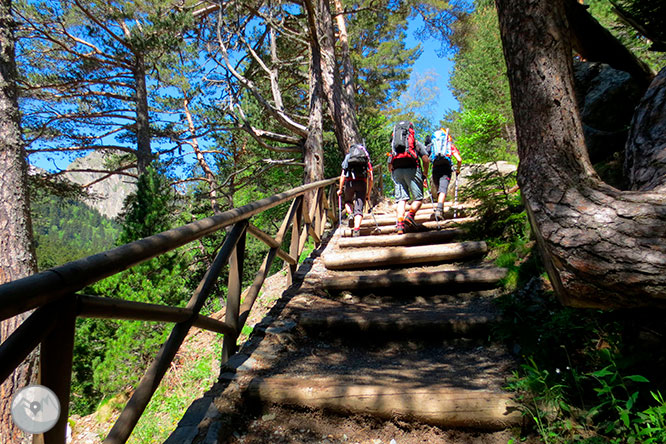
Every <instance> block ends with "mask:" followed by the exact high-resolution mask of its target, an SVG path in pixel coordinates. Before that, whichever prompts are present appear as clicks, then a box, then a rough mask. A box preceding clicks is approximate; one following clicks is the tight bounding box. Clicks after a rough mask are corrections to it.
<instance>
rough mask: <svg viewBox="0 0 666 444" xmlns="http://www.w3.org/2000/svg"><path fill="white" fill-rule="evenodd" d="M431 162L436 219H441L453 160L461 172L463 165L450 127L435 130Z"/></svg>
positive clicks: (430, 147) (432, 140) (431, 148)
mask: <svg viewBox="0 0 666 444" xmlns="http://www.w3.org/2000/svg"><path fill="white" fill-rule="evenodd" d="M429 149H430V156H429V157H430V163H431V164H432V181H433V184H434V185H435V192H436V193H437V206H436V207H435V219H437V220H439V219H440V218H441V217H442V215H443V213H444V201H445V200H446V191H447V190H448V188H449V183H450V182H451V175H452V174H453V160H454V159H455V161H456V163H457V166H458V168H457V169H456V171H457V172H460V167H461V166H462V157H461V156H460V151H458V148H456V146H455V145H454V144H453V137H451V133H450V132H449V129H448V128H447V129H446V130H444V129H439V130H437V131H435V132H434V133H433V135H432V138H431V143H430V144H429ZM456 174H457V173H456Z"/></svg>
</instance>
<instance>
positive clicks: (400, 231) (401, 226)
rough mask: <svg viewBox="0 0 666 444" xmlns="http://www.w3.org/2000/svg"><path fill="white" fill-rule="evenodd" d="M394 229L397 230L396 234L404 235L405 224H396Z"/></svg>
mask: <svg viewBox="0 0 666 444" xmlns="http://www.w3.org/2000/svg"><path fill="white" fill-rule="evenodd" d="M396 228H397V230H396V232H397V233H398V234H404V233H405V224H404V223H403V222H398V224H397V226H396Z"/></svg>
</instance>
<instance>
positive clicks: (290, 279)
mask: <svg viewBox="0 0 666 444" xmlns="http://www.w3.org/2000/svg"><path fill="white" fill-rule="evenodd" d="M302 209H303V206H302V205H301V210H300V211H297V212H296V214H295V215H294V221H293V223H292V225H291V243H290V247H289V255H290V256H291V257H295V258H296V264H294V265H289V273H288V274H287V285H291V284H293V283H294V274H295V273H296V269H297V268H298V260H299V259H300V257H299V256H300V252H299V251H298V245H299V243H300V241H301V223H302V220H303V211H302Z"/></svg>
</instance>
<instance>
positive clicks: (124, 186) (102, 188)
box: [63, 151, 136, 219]
mask: <svg viewBox="0 0 666 444" xmlns="http://www.w3.org/2000/svg"><path fill="white" fill-rule="evenodd" d="M74 169H81V170H86V169H91V170H103V169H104V154H103V153H101V152H98V151H93V152H92V153H90V154H88V155H87V156H85V157H81V158H78V159H76V160H75V161H74V162H72V163H71V164H70V165H69V166H68V167H67V170H74ZM130 172H135V171H132V170H130ZM63 176H64V177H65V178H67V179H69V180H70V181H72V182H74V183H77V184H80V185H84V186H85V185H88V184H90V183H92V182H94V181H96V180H98V179H99V178H101V177H104V174H102V173H88V172H67V173H65V174H63ZM135 188H136V182H135V180H134V179H133V178H131V177H127V176H119V175H113V176H111V177H108V178H106V179H104V180H102V181H100V182H97V183H95V184H94V185H91V186H90V187H88V193H89V194H90V195H91V196H92V197H91V198H90V199H86V200H85V203H86V204H87V205H89V206H90V207H92V208H94V209H96V210H97V211H99V212H100V213H101V214H102V215H104V216H106V217H108V218H110V219H114V218H115V217H116V216H118V214H119V213H120V211H121V210H122V208H123V203H124V202H125V198H126V197H127V195H128V194H130V193H131V192H132V191H134V190H135Z"/></svg>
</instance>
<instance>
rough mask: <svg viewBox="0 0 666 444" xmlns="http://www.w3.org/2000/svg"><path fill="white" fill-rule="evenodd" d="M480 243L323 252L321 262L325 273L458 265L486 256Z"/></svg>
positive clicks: (485, 246)
mask: <svg viewBox="0 0 666 444" xmlns="http://www.w3.org/2000/svg"><path fill="white" fill-rule="evenodd" d="M487 251H488V246H487V245H486V243H485V242H483V241H468V242H459V243H450V244H438V245H419V246H410V247H387V248H363V249H355V250H345V251H340V250H338V251H330V252H326V253H325V254H324V255H323V256H322V259H323V260H324V266H325V267H326V268H328V269H329V270H355V269H361V268H362V269H369V268H377V267H386V266H405V265H413V264H426V263H437V262H445V261H459V260H463V259H468V258H471V257H478V256H482V255H484V254H486V252H487Z"/></svg>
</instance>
